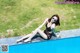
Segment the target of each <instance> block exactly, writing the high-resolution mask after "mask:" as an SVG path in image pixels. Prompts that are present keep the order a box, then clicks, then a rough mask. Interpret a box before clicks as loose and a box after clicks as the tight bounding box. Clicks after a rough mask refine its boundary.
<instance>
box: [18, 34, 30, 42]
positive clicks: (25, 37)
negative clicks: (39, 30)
mask: <svg viewBox="0 0 80 53" xmlns="http://www.w3.org/2000/svg"><path fill="white" fill-rule="evenodd" d="M30 36H31V34H28V35H26V36H24V37H22V38H21V39H18V40H17V42H21V41H23V40H25V39H27V38H28V37H30Z"/></svg>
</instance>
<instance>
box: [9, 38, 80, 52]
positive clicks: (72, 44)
mask: <svg viewBox="0 0 80 53" xmlns="http://www.w3.org/2000/svg"><path fill="white" fill-rule="evenodd" d="M8 53H80V37H74V38H65V39H60V40H49V41H43V42H37V43H28V44H26V43H25V44H20V45H13V46H9V51H8Z"/></svg>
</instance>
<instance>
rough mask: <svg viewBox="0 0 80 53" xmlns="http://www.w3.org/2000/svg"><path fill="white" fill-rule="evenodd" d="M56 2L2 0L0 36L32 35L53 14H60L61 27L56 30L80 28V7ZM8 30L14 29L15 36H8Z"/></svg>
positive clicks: (48, 0) (50, 0)
mask: <svg viewBox="0 0 80 53" xmlns="http://www.w3.org/2000/svg"><path fill="white" fill-rule="evenodd" d="M55 1H56V0H0V36H2V35H3V36H5V37H12V36H20V35H23V34H28V33H31V32H32V31H33V30H34V29H36V28H37V27H38V26H39V25H40V24H41V23H42V22H43V21H44V19H46V18H50V17H51V16H52V15H53V14H58V15H59V16H60V20H61V26H60V27H57V28H56V30H58V31H60V30H69V29H75V28H80V12H79V11H80V7H79V6H80V5H79V4H64V5H59V4H55ZM43 28H44V27H43ZM8 29H12V30H13V31H14V34H12V35H10V36H9V35H7V32H6V31H7V30H8Z"/></svg>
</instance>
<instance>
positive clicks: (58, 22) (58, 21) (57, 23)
mask: <svg viewBox="0 0 80 53" xmlns="http://www.w3.org/2000/svg"><path fill="white" fill-rule="evenodd" d="M55 16H56V17H57V18H58V20H57V21H56V22H55V24H56V26H57V25H60V18H59V16H58V15H57V14H55V15H53V16H52V17H51V18H49V19H48V22H51V19H52V18H53V17H55Z"/></svg>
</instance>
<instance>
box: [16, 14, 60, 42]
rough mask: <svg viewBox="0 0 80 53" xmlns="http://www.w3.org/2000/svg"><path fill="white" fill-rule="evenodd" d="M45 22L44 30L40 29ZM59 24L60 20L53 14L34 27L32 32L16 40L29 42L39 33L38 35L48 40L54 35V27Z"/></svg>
mask: <svg viewBox="0 0 80 53" xmlns="http://www.w3.org/2000/svg"><path fill="white" fill-rule="evenodd" d="M44 24H45V26H46V29H45V30H44V32H43V31H42V30H40V28H42V26H43V25H44ZM58 25H60V20H59V16H58V15H53V16H52V17H51V18H47V19H46V20H45V21H44V22H43V24H42V25H40V26H39V27H38V28H37V29H35V30H34V31H33V32H32V33H30V34H28V35H26V36H25V37H22V38H21V39H19V40H17V43H18V42H29V41H31V40H32V39H33V38H34V37H36V36H37V35H36V34H39V36H40V37H42V38H43V39H46V40H49V39H50V38H51V37H52V36H56V35H55V34H54V31H53V30H54V28H55V27H56V26H58Z"/></svg>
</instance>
